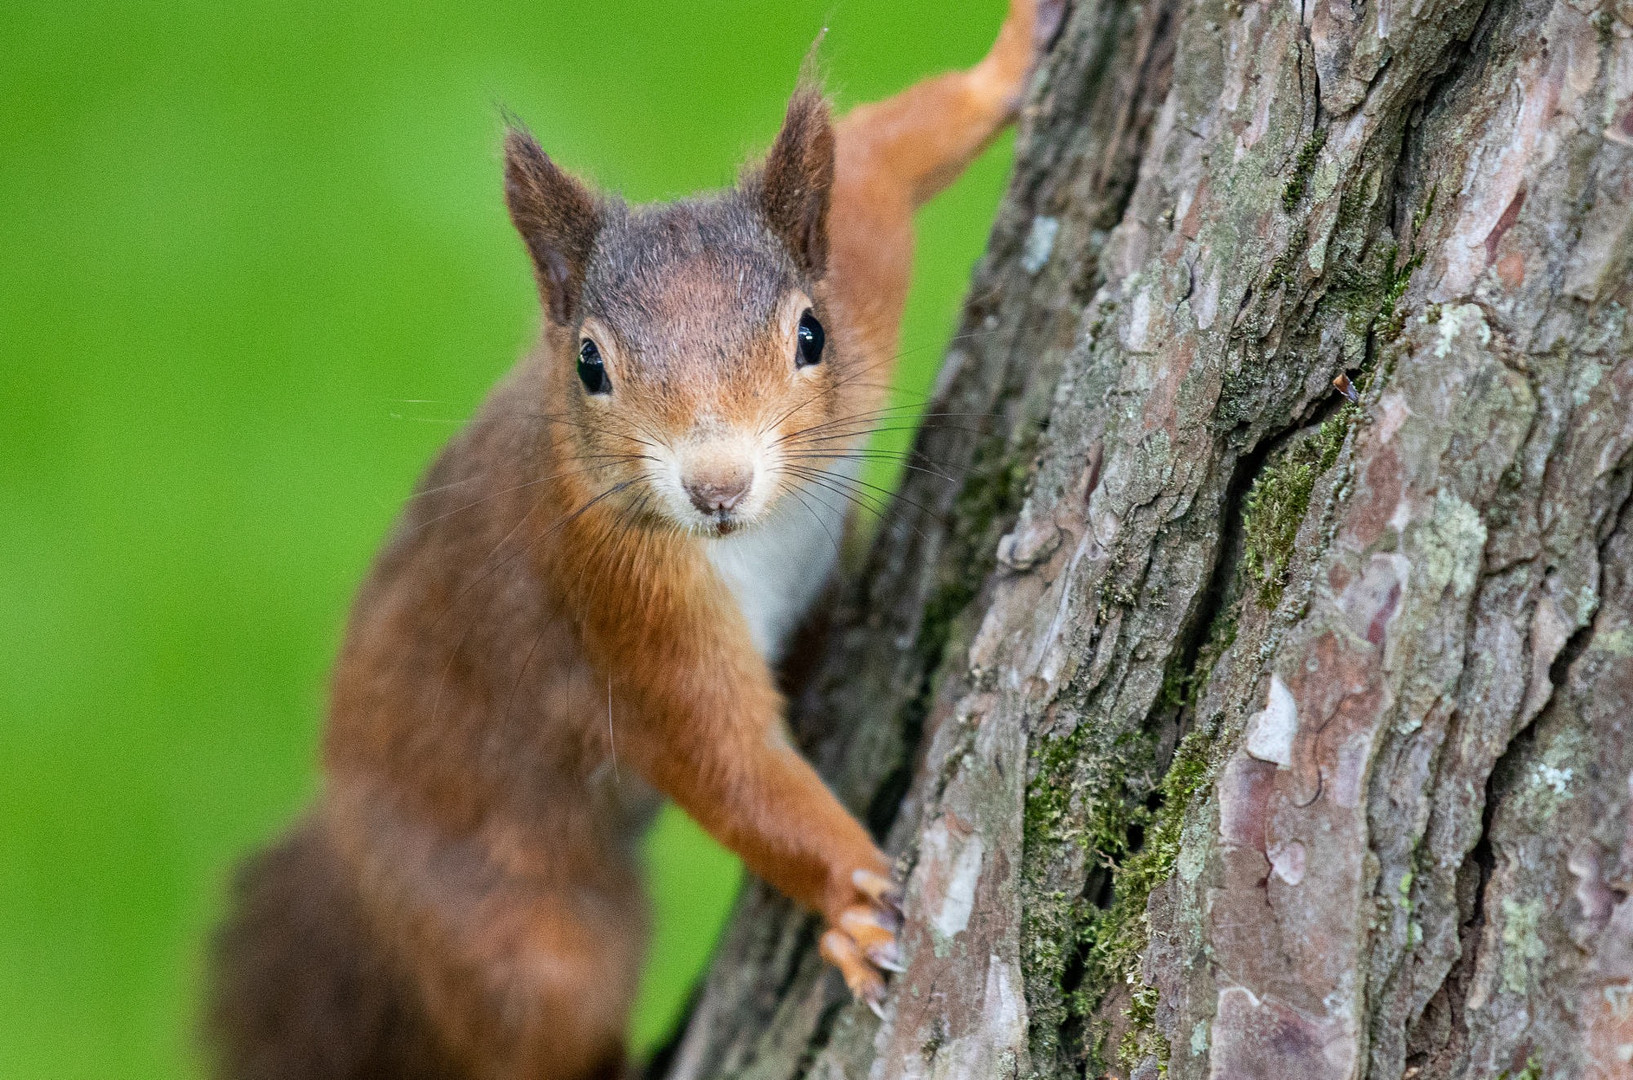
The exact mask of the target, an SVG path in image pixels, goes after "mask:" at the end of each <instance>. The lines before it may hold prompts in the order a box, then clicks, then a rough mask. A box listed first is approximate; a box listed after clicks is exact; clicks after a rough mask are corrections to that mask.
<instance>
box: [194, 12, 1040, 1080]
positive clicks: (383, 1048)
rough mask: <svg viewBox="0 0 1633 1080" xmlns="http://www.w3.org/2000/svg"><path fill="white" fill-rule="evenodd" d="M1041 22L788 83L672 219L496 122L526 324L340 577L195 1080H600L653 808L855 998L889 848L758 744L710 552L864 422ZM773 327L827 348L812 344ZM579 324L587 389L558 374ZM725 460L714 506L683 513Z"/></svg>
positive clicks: (767, 735) (873, 969)
mask: <svg viewBox="0 0 1633 1080" xmlns="http://www.w3.org/2000/svg"><path fill="white" fill-rule="evenodd" d="M1049 10H1051V11H1053V12H1055V13H1056V14H1058V4H1056V5H1053V6H1052V7H1050V8H1049ZM1047 29H1050V28H1047V27H1040V25H1039V20H1038V17H1037V10H1036V6H1035V3H1034V0H1014V2H1013V3H1012V6H1011V11H1010V15H1009V18H1008V21H1006V23H1005V24H1004V27H1003V30H1002V32H1001V33H1000V36H999V38H998V42H997V44H996V45H995V46H994V48H993V51H992V53H991V54H990V55H989V56H988V57H987V58H986V59H985V60H983V61H982V62H981V63H980V64H979V65H977V66H976V67H975V68H973V69H971V70H970V71H968V72H964V73H960V74H952V75H944V76H941V77H939V78H935V79H931V80H928V81H926V82H924V83H920V84H919V85H917V86H915V87H912V88H911V89H909V90H907V91H905V92H904V93H902V94H900V95H898V96H897V97H895V98H892V99H890V100H888V101H885V102H881V103H878V104H874V105H867V106H863V107H861V108H858V109H857V110H855V111H854V112H852V113H851V114H850V115H849V116H847V117H846V118H844V119H843V120H842V121H840V122H839V123H838V124H837V125H830V122H829V119H828V114H827V106H826V103H825V102H824V101H822V99H821V98H820V97H819V96H817V95H815V94H814V93H813V92H811V91H809V90H803V91H801V93H800V94H797V95H796V97H795V100H794V102H793V104H792V105H791V106H790V110H789V119H788V122H787V123H786V124H785V126H784V130H783V135H782V136H780V137H779V140H778V143H777V145H776V146H775V147H774V148H773V151H772V154H771V157H770V159H769V160H768V162H767V164H766V165H765V167H764V168H763V169H761V170H759V171H757V172H755V173H753V174H751V175H750V176H749V177H747V178H746V179H745V181H744V183H743V185H742V187H741V188H740V189H738V190H737V191H736V192H733V193H728V194H726V195H724V196H720V197H715V198H712V199H704V200H699V201H695V202H691V203H682V204H675V206H673V207H660V208H655V209H651V210H641V211H632V210H627V209H625V208H623V207H622V206H621V204H617V203H615V202H613V201H609V200H604V199H598V198H597V197H595V196H593V195H591V194H590V193H589V192H587V190H586V189H584V188H583V187H582V186H581V185H578V183H577V182H576V181H574V180H572V179H571V178H570V177H568V176H566V174H564V173H561V172H560V171H559V170H557V169H556V168H555V166H554V165H553V164H552V163H551V162H550V161H549V159H548V158H547V157H546V156H545V155H544V154H543V152H542V151H540V150H539V149H538V148H537V146H536V144H534V143H532V141H531V139H530V138H529V137H528V136H526V135H525V134H520V133H517V134H513V135H512V137H511V139H510V141H509V143H508V144H507V194H508V197H509V199H510V204H511V210H512V215H513V217H514V218H515V220H516V223H517V226H518V228H519V229H520V230H521V231H522V234H523V236H524V239H526V241H527V243H528V247H529V250H530V252H531V253H532V256H533V259H534V263H535V267H536V269H537V272H538V277H539V284H540V289H541V295H542V297H543V300H544V302H545V311H546V314H547V316H548V318H547V319H546V323H545V328H544V332H543V336H542V340H541V343H540V345H539V347H538V348H537V349H536V350H535V351H534V352H533V354H532V355H531V356H529V357H528V358H527V359H526V360H524V361H523V363H522V364H521V365H520V366H519V367H518V368H517V370H516V371H515V372H514V373H513V374H512V376H511V377H510V378H509V379H507V380H506V381H505V382H504V383H503V384H501V386H500V387H499V388H498V389H497V390H496V391H495V392H494V394H493V395H492V396H491V397H490V399H489V401H488V403H487V404H486V405H485V406H484V408H483V410H482V412H481V413H480V414H479V415H478V417H477V418H476V419H475V421H473V423H472V424H471V426H470V427H469V428H468V429H467V430H466V431H464V432H463V433H461V434H460V435H459V436H458V437H457V438H456V439H455V440H454V442H453V443H452V445H451V446H450V447H449V448H448V450H447V451H446V452H445V453H444V454H443V455H442V457H441V458H440V459H439V461H438V462H437V464H436V465H435V466H434V467H433V469H432V470H431V472H430V475H429V476H428V477H427V479H426V481H425V483H424V485H423V487H422V489H421V491H420V493H419V494H418V495H417V496H416V499H415V501H414V503H413V505H412V507H411V509H410V511H409V512H408V514H407V515H406V516H405V519H404V521H403V522H402V523H401V525H400V526H399V528H398V530H397V532H396V533H395V535H394V536H393V538H392V539H391V541H390V543H389V545H388V546H387V548H386V550H385V552H384V553H383V555H382V556H381V558H380V560H379V562H378V563H377V565H376V567H375V569H374V572H373V573H372V575H371V576H370V578H369V580H368V582H367V583H366V584H365V586H364V587H363V589H362V591H361V593H360V595H359V597H358V600H357V603H356V606H355V608H354V611H353V616H352V621H351V624H350V626H349V629H348V633H347V636H346V641H345V644H344V647H343V649H342V652H341V655H340V659H339V663H338V665H337V668H336V672H335V676H334V683H333V690H332V699H331V704H330V714H329V726H328V731H327V736H326V741H325V751H324V766H325V772H326V785H325V789H324V793H323V797H322V799H321V800H320V802H319V804H318V806H317V808H316V810H315V812H314V814H313V815H312V817H311V819H310V820H309V822H308V823H307V824H306V825H304V826H303V827H302V828H301V829H300V830H299V831H298V832H297V833H295V834H294V835H293V836H292V837H291V838H290V839H289V840H288V841H287V842H286V843H285V845H284V846H283V847H281V848H279V849H278V851H277V852H275V853H273V854H272V855H269V856H267V857H266V858H264V859H262V860H261V861H259V862H258V863H256V864H255V866H254V867H252V868H251V870H250V871H248V872H247V873H246V875H245V877H244V878H243V880H242V882H241V884H240V908H239V910H240V914H239V915H238V916H237V917H236V918H235V920H234V921H233V922H232V923H231V924H229V926H228V928H227V930H226V931H225V932H224V935H223V939H222V947H221V953H220V956H221V976H220V978H219V979H218V991H217V994H216V999H215V1004H214V1007H213V1013H212V1022H213V1029H214V1031H215V1033H216V1036H217V1039H218V1041H219V1044H220V1049H221V1061H222V1073H221V1074H222V1075H223V1076H227V1077H232V1078H234V1080H248V1078H252V1077H255V1078H258V1077H274V1076H279V1077H287V1076H296V1075H299V1076H307V1077H314V1078H326V1077H331V1076H332V1077H359V1078H360V1077H364V1076H380V1077H410V1076H412V1077H450V1078H452V1077H473V1078H475V1077H482V1078H493V1080H509V1078H520V1077H528V1078H530V1080H551V1078H571V1077H589V1076H613V1075H617V1074H618V1073H619V1072H620V1070H621V1069H622V1068H623V1066H622V1060H623V1049H622V1047H623V1030H624V1027H625V1024H626V1021H627V1017H628V1013H629V1008H630V1004H631V1001H632V999H633V995H634V992H635V987H636V981H637V977H638V973H639V969H640V964H641V959H642V951H643V948H644V944H643V943H644V936H645V935H644V927H645V920H646V916H645V905H644V900H643V899H642V898H641V895H640V890H639V884H638V880H637V874H636V869H635V863H634V844H635V841H636V839H637V838H638V836H639V834H640V832H641V830H642V829H643V828H644V827H645V825H646V823H647V822H648V821H649V820H650V816H651V814H652V812H653V810H654V809H655V806H656V800H657V797H658V796H659V795H663V796H667V797H669V798H672V799H674V800H675V801H676V802H677V803H678V804H679V805H680V806H681V807H682V808H684V809H685V810H686V812H687V813H689V814H691V815H692V816H693V817H694V818H695V819H696V820H697V821H698V822H700V823H701V824H702V825H703V826H704V827H705V828H706V829H708V830H709V832H711V833H712V834H713V835H714V836H716V837H717V838H718V839H719V840H720V841H721V842H722V843H724V844H725V845H726V846H728V847H729V848H731V849H732V850H733V851H735V852H737V853H738V854H739V855H741V856H742V858H743V860H744V862H745V863H746V864H747V865H748V866H749V868H750V869H752V870H753V871H754V872H755V873H756V874H759V875H760V876H761V877H763V878H764V879H765V880H767V881H768V882H770V883H771V884H772V885H774V886H775V887H777V888H778V889H780V890H781V891H782V892H784V893H786V894H787V895H788V896H790V897H792V898H793V899H795V900H797V901H799V902H800V903H802V904H805V905H807V906H809V907H811V908H812V909H814V910H816V911H818V912H820V913H821V915H822V916H823V918H824V920H825V922H826V924H827V931H826V933H825V935H824V938H823V942H822V945H823V952H824V955H826V956H828V957H829V958H830V959H831V960H832V961H833V962H834V963H835V964H836V965H838V966H839V967H840V969H841V971H842V973H843V974H844V976H845V978H846V981H847V983H848V984H849V985H850V986H851V988H852V989H853V990H854V991H855V992H856V993H857V994H858V995H860V996H862V997H864V998H867V999H868V1000H870V1001H873V1002H877V1000H878V998H879V996H880V995H881V994H882V993H883V988H884V983H883V978H882V975H881V973H880V970H879V969H880V967H881V966H889V965H890V964H891V962H892V960H893V957H894V950H895V944H894V931H895V927H896V921H897V918H898V917H897V915H896V914H895V911H894V904H893V898H892V896H891V890H890V886H889V881H888V878H889V874H890V862H889V860H888V859H887V858H886V857H885V856H884V855H883V854H882V853H881V852H880V851H879V850H878V848H877V847H876V845H875V844H874V842H873V840H872V838H871V837H870V836H869V835H868V833H867V831H866V830H865V829H864V828H863V827H862V825H861V824H859V823H858V822H857V821H856V820H855V819H854V818H853V817H852V816H851V815H850V814H849V813H847V812H846V810H845V809H844V808H843V807H842V806H841V805H840V804H839V803H838V802H837V801H836V800H835V799H834V797H833V796H832V794H831V793H830V792H829V791H828V789H827V788H826V787H825V786H824V785H823V783H822V781H821V780H820V779H819V778H818V777H817V775H816V773H815V772H814V771H813V770H812V768H811V767H810V765H808V764H807V763H806V762H805V761H804V760H803V759H802V758H801V757H800V755H799V754H798V753H797V752H796V751H795V750H794V749H793V748H792V747H791V746H790V745H789V743H788V742H787V740H786V738H785V735H784V729H783V725H782V701H781V699H780V697H779V695H778V692H777V690H776V687H775V683H774V679H773V674H772V669H771V665H770V663H769V662H768V658H767V655H766V653H765V652H764V651H763V650H762V648H760V647H757V645H756V639H755V632H756V631H755V629H754V627H753V626H751V623H750V619H749V617H748V616H747V615H746V614H745V609H744V608H743V607H742V606H741V603H740V601H741V599H742V598H741V597H739V596H737V595H736V594H734V593H733V592H732V590H731V589H730V588H728V586H727V584H726V583H725V581H724V580H723V579H722V577H721V576H720V574H719V573H718V572H717V571H716V569H715V567H714V565H713V564H712V563H711V556H710V554H709V552H710V551H712V550H715V549H714V548H711V547H709V546H708V545H711V544H717V543H720V542H723V540H724V538H726V537H728V536H729V535H732V534H738V533H746V532H749V531H751V530H753V529H755V528H758V527H761V526H762V525H764V523H765V522H768V521H773V520H777V515H778V514H780V513H784V512H785V508H786V507H789V506H794V505H795V500H799V501H801V502H804V500H805V499H806V498H807V497H820V488H819V484H820V482H821V481H820V478H821V477H825V476H828V475H829V474H826V473H822V472H821V470H822V469H825V468H828V464H827V463H828V462H829V461H830V460H831V459H833V458H835V457H836V456H838V455H844V454H847V453H849V452H850V451H852V450H854V448H855V447H856V446H857V445H858V444H859V443H860V441H861V440H862V439H863V438H864V437H865V435H866V431H867V428H868V427H869V426H870V424H869V422H868V417H869V416H870V415H872V414H871V410H873V409H875V408H876V407H877V405H878V403H879V401H880V394H881V393H882V390H881V387H882V385H883V384H884V383H885V382H886V380H887V379H888V376H889V368H890V366H891V358H892V357H893V356H894V354H895V349H896V335H897V325H898V323H899V320H900V316H901V309H902V304H903V300H904V298H905V295H906V289H907V282H908V273H909V268H910V262H911V242H912V234H911V217H912V212H913V210H914V209H915V208H916V207H917V206H918V205H919V204H921V203H922V202H923V201H925V200H926V199H928V198H929V197H930V196H931V195H933V194H934V193H935V191H937V190H939V188H940V187H942V186H944V185H945V184H946V183H948V182H949V181H950V180H951V179H952V178H953V177H954V176H956V175H957V173H958V172H959V170H961V169H962V168H963V167H964V165H965V164H967V163H968V161H969V160H970V159H971V158H972V157H973V156H974V155H975V154H976V153H977V152H978V151H979V150H980V149H981V147H983V146H984V145H985V144H986V143H987V142H988V141H989V140H990V139H991V138H992V137H993V135H994V134H995V133H996V132H997V131H998V130H999V129H1000V128H1001V127H1002V126H1003V124H1004V123H1006V122H1007V121H1008V120H1009V118H1010V117H1011V115H1012V114H1013V110H1014V108H1015V105H1016V102H1017V101H1018V99H1019V96H1020V92H1021V89H1022V82H1023V80H1024V79H1025V77H1026V75H1027V73H1028V71H1029V70H1030V67H1031V64H1032V63H1033V58H1034V55H1035V52H1036V48H1037V42H1038V40H1039V39H1040V37H1042V36H1045V35H1044V33H1043V31H1044V30H1047ZM806 315H810V316H812V317H815V316H818V315H819V316H820V318H821V321H822V323H823V324H825V325H826V326H827V334H828V339H829V340H828V346H827V352H826V354H825V356H824V358H823V359H822V360H821V361H820V362H816V363H812V364H804V363H803V362H800V363H796V362H795V360H796V358H797V357H804V356H805V355H806V354H805V353H802V352H801V351H800V350H801V349H802V348H805V347H806V346H805V345H802V344H801V342H802V341H805V340H807V339H802V338H801V337H800V333H801V330H800V320H801V319H802V317H803V316H806ZM587 342H588V343H593V345H594V346H595V356H596V358H597V359H598V361H599V362H600V364H601V370H604V371H605V373H606V378H608V379H609V380H610V382H609V384H608V385H610V387H611V389H610V390H608V391H603V392H596V391H591V390H590V389H589V388H590V386H591V385H592V383H591V382H585V383H584V385H583V386H582V387H581V386H580V383H579V378H578V377H577V376H575V373H574V372H575V363H576V362H577V361H576V360H575V358H579V359H582V357H583V356H584V354H585V353H584V351H585V350H586V349H587V348H588V347H589V346H588V345H587V344H586V343H587ZM812 470H816V472H814V473H813V471H812ZM739 475H741V476H747V477H750V478H751V479H752V483H748V484H747V486H746V487H745V489H744V490H745V492H746V493H745V494H744V495H743V498H742V501H741V504H740V505H734V506H733V507H731V508H729V509H720V510H718V512H716V511H715V510H714V509H711V507H713V505H714V504H712V503H711V504H707V505H705V502H699V501H698V500H699V496H698V494H697V493H698V492H699V491H700V490H701V491H707V492H714V491H719V490H724V487H723V486H722V485H724V484H725V483H726V481H724V480H721V479H720V478H721V477H726V476H733V477H735V476H739ZM813 476H816V477H818V479H813ZM700 478H701V479H700ZM704 480H707V484H705V483H704ZM733 482H735V481H733ZM831 482H832V483H835V484H837V483H839V481H838V480H832V481H831ZM745 483H747V482H745ZM711 485H712V486H711ZM688 497H690V500H691V502H690V503H689V502H688ZM711 497H712V496H711ZM692 503H695V504H696V507H695V508H694V507H693V505H691V504H692ZM805 505H807V506H809V503H806V504H805ZM766 527H768V528H769V526H766ZM292 973H299V974H298V975H297V974H292ZM272 984H277V985H272ZM307 987H310V990H307V989H305V988H307ZM365 991H366V992H365ZM315 1063H316V1064H315Z"/></svg>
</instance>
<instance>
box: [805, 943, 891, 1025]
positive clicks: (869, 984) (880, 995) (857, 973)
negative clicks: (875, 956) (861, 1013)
mask: <svg viewBox="0 0 1633 1080" xmlns="http://www.w3.org/2000/svg"><path fill="white" fill-rule="evenodd" d="M818 951H820V952H821V953H822V958H823V959H824V960H826V961H828V963H830V964H832V965H833V966H834V967H836V968H838V969H839V974H840V975H842V976H844V978H845V985H846V986H847V987H849V988H850V992H851V995H852V996H853V997H855V998H856V999H857V1000H858V1001H862V1002H866V1003H867V1006H868V1008H870V1009H872V1010H873V1011H874V1012H875V1013H877V1014H878V1015H880V1016H881V1017H882V1016H883V1015H884V1013H883V1009H882V1007H883V1003H884V1000H885V980H884V976H883V975H880V974H879V969H878V968H876V967H875V966H874V964H873V962H872V961H871V960H869V959H868V958H867V956H866V954H864V953H863V951H862V949H861V948H860V947H859V946H858V945H857V944H856V941H855V940H854V939H853V938H852V937H851V936H850V935H849V934H847V933H845V931H843V930H829V931H828V932H827V933H826V934H823V935H822V940H821V942H819V944H818Z"/></svg>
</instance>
